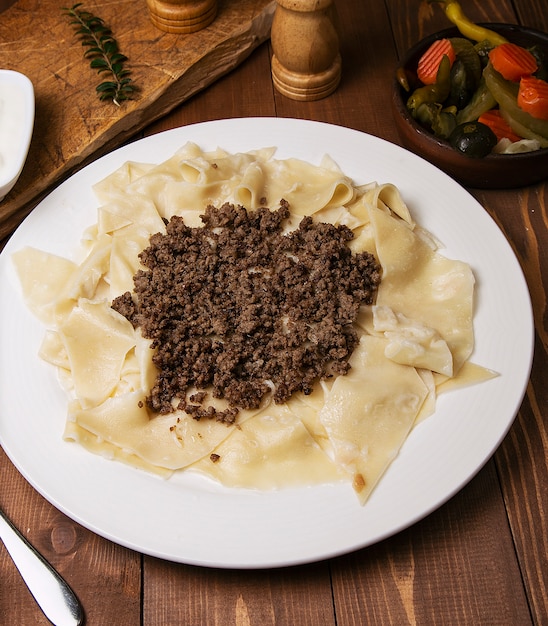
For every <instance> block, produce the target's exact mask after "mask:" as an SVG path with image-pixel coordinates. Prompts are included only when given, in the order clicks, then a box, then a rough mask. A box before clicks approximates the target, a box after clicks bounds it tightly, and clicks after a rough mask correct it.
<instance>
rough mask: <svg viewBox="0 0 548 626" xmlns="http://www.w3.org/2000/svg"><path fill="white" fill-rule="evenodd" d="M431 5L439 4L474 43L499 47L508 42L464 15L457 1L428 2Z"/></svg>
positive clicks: (439, 0) (463, 33) (432, 0)
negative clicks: (484, 42)
mask: <svg viewBox="0 0 548 626" xmlns="http://www.w3.org/2000/svg"><path fill="white" fill-rule="evenodd" d="M428 2H429V3H432V2H439V3H440V4H441V5H442V7H443V9H444V11H445V15H447V17H448V18H449V19H450V20H451V22H453V24H454V25H455V26H456V27H457V28H458V29H459V31H460V32H461V34H462V35H463V36H464V37H468V39H472V40H473V41H485V40H487V41H489V43H491V44H492V45H493V46H498V45H500V44H501V43H506V42H507V41H508V40H507V39H505V38H504V37H503V36H502V35H499V34H498V33H495V32H494V31H492V30H490V29H489V28H485V27H483V26H480V25H479V24H475V23H474V22H472V20H470V19H469V18H468V17H466V15H465V14H464V12H463V10H462V8H461V6H460V4H459V3H458V2H457V0H428Z"/></svg>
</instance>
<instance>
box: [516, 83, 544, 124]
mask: <svg viewBox="0 0 548 626" xmlns="http://www.w3.org/2000/svg"><path fill="white" fill-rule="evenodd" d="M518 106H519V108H520V109H522V110H523V111H525V112H526V113H529V115H531V116H532V117H536V118H537V119H539V120H548V83H547V82H546V81H545V80H541V79H540V78H535V77H534V76H525V77H523V78H522V79H521V80H520V81H519V90H518Z"/></svg>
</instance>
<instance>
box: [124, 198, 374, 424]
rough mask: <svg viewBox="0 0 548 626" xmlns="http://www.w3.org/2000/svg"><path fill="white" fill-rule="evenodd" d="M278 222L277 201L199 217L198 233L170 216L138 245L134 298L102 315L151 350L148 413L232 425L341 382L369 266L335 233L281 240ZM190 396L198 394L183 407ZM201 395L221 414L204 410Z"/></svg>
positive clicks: (308, 221)
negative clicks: (121, 321)
mask: <svg viewBox="0 0 548 626" xmlns="http://www.w3.org/2000/svg"><path fill="white" fill-rule="evenodd" d="M288 217H289V206H288V204H287V202H285V201H283V200H282V202H281V203H280V208H279V209H278V210H270V209H269V208H266V207H261V208H259V209H258V210H256V211H254V212H252V211H249V212H248V211H247V210H246V209H245V208H243V207H241V206H234V205H232V204H224V205H223V206H222V207H220V208H215V207H212V206H209V207H208V208H207V209H206V212H205V215H202V216H201V219H202V221H203V224H204V226H203V227H202V228H190V227H188V226H186V225H185V223H184V221H183V219H182V218H180V217H177V216H175V217H173V218H171V220H170V221H169V222H168V224H167V227H166V231H167V232H166V234H161V233H158V234H156V235H153V236H152V237H151V238H150V246H149V247H148V248H146V249H145V250H143V252H141V254H140V260H141V263H142V264H143V265H144V267H145V268H147V269H146V270H140V271H138V272H137V274H136V275H135V276H134V285H135V289H134V294H130V293H129V292H128V293H125V294H123V295H122V296H120V297H119V298H116V299H115V300H114V302H113V303H112V307H113V308H114V309H115V310H116V311H118V312H119V313H121V314H122V315H124V316H125V317H127V318H128V319H129V320H130V321H131V322H132V324H133V325H134V326H135V327H140V328H141V332H142V334H143V336H144V337H147V338H149V339H151V340H152V348H153V349H154V354H153V357H152V360H153V362H154V364H155V365H156V367H157V368H158V372H159V373H158V377H157V380H156V382H155V385H154V387H153V388H152V389H151V391H150V395H149V396H148V397H147V400H146V401H147V404H148V406H149V407H150V408H151V409H152V410H153V411H155V412H159V413H163V414H166V413H169V412H171V411H173V410H175V409H182V410H184V411H186V412H187V413H188V414H189V415H192V416H193V417H194V418H196V419H201V418H215V419H217V420H219V421H222V422H226V423H233V422H234V421H235V420H236V416H237V413H238V409H254V408H257V407H259V405H260V404H261V402H262V400H263V399H264V397H265V396H266V395H267V394H269V393H272V395H273V400H274V401H275V402H276V403H283V402H285V401H286V400H288V399H289V398H290V396H291V395H292V394H293V393H294V392H297V391H302V392H303V393H305V394H309V393H311V391H312V388H313V385H314V384H315V383H316V382H317V381H318V380H319V379H320V378H327V377H330V376H333V375H338V374H345V373H346V372H347V371H348V369H349V364H348V359H349V357H350V355H351V354H352V351H353V350H354V348H355V347H356V345H357V342H358V335H357V333H356V331H355V329H354V327H353V322H354V321H355V319H356V316H357V314H358V311H359V308H360V306H361V305H362V304H371V303H372V302H373V299H374V295H375V292H376V290H377V287H378V284H379V282H380V268H379V265H378V263H377V261H376V259H375V257H374V256H373V255H371V254H369V253H368V252H362V253H358V254H353V253H352V252H351V250H350V248H349V247H348V245H347V243H348V241H349V240H350V239H352V237H353V234H352V231H351V230H350V229H349V228H347V227H346V226H333V225H332V224H324V223H317V222H314V221H313V220H312V218H310V217H305V218H303V219H302V221H301V223H300V225H299V227H298V228H297V229H296V230H293V231H291V232H289V233H287V234H284V233H283V222H284V220H286V219H287V218H288ZM190 389H198V390H200V391H198V392H196V391H194V392H193V393H192V394H191V395H190V397H187V393H188V392H189V390H190ZM206 390H207V391H208V392H209V393H211V394H212V396H213V397H214V398H224V399H225V401H226V402H227V403H228V405H229V408H227V409H226V410H224V411H219V410H216V409H215V408H214V407H213V406H211V405H208V401H207V393H206Z"/></svg>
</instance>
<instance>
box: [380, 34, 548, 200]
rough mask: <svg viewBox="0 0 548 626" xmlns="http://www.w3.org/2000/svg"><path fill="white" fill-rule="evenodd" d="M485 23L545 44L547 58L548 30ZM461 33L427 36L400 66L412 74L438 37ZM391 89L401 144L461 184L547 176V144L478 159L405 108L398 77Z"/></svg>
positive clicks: (525, 181)
mask: <svg viewBox="0 0 548 626" xmlns="http://www.w3.org/2000/svg"><path fill="white" fill-rule="evenodd" d="M485 26H488V27H489V28H490V29H492V30H495V31H497V32H498V33H500V34H501V35H503V36H504V37H506V39H508V40H509V41H512V42H513V43H517V44H519V45H522V46H531V45H533V44H537V45H538V46H542V47H543V48H544V50H545V51H546V58H548V34H546V33H543V32H541V31H538V30H535V29H533V28H525V27H522V26H516V25H513V24H485ZM458 36H462V35H460V33H459V32H458V30H457V29H456V28H448V29H446V30H443V31H440V32H437V33H434V34H433V35H430V36H429V37H426V38H425V39H423V40H422V41H420V42H419V43H418V44H416V45H415V46H413V47H412V48H411V49H410V50H409V52H408V53H407V54H406V55H405V58H404V59H403V61H402V63H401V67H402V68H403V69H405V70H406V72H408V73H409V75H413V74H414V73H415V72H416V68H417V63H418V60H419V58H420V56H421V55H422V53H423V52H424V51H425V50H426V49H427V48H428V46H430V44H431V43H432V42H433V41H434V40H435V39H441V38H444V37H458ZM392 92H393V93H392V111H393V114H394V121H395V124H396V128H397V131H398V134H399V137H400V140H401V142H402V144H403V145H404V146H405V147H406V148H407V149H408V150H411V151H412V152H415V153H416V154H418V155H420V156H422V157H423V158H425V159H427V160H428V161H430V162H431V163H433V164H434V165H436V166H437V167H439V168H440V169H442V170H444V171H445V172H447V173H448V174H449V175H450V176H452V177H453V178H455V179H456V180H457V181H459V182H460V183H461V184H463V185H465V186H467V187H475V188H480V189H503V188H507V189H508V188H511V187H522V186H524V185H530V184H533V183H537V182H540V181H542V180H544V179H546V178H548V148H543V149H540V150H536V151H534V152H527V153H521V154H490V155H488V156H486V157H483V158H475V159H474V158H470V157H467V156H465V155H463V154H462V153H460V152H458V151H457V150H455V149H454V148H452V147H451V146H450V145H449V143H448V142H447V141H444V140H443V139H438V138H437V137H435V136H434V135H433V134H432V133H430V132H429V131H428V130H426V129H425V128H423V127H422V126H421V125H420V124H418V123H417V122H416V121H415V120H414V119H413V118H412V116H411V115H410V113H409V111H408V110H407V108H406V102H407V99H408V97H409V93H407V92H406V91H405V90H404V89H403V88H402V87H401V86H400V84H399V83H398V81H397V80H396V79H394V82H393V86H392Z"/></svg>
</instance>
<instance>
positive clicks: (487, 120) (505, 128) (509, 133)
mask: <svg viewBox="0 0 548 626" xmlns="http://www.w3.org/2000/svg"><path fill="white" fill-rule="evenodd" d="M478 122H481V123H482V124H485V125H486V126H489V128H490V129H491V130H492V131H493V132H494V133H495V135H496V136H497V139H498V140H499V141H500V140H501V139H509V140H510V141H512V142H513V141H519V140H520V139H522V137H520V136H519V135H516V133H515V132H514V131H513V130H512V129H511V128H510V125H509V124H508V122H507V121H506V120H505V119H504V118H503V117H502V115H501V113H500V111H499V110H498V109H490V110H489V111H486V112H485V113H482V114H481V115H480V116H479V117H478Z"/></svg>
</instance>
